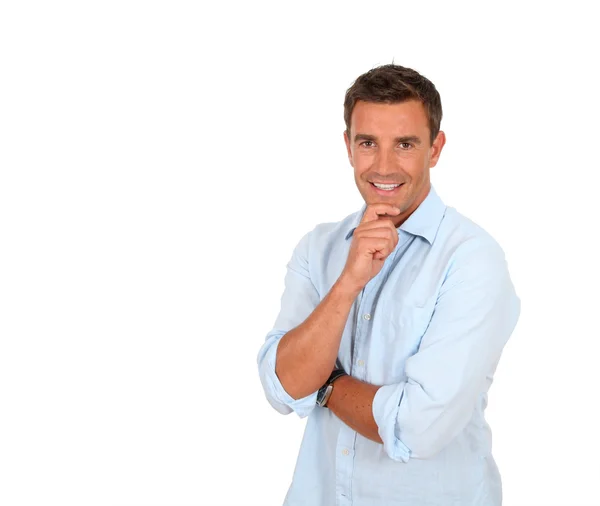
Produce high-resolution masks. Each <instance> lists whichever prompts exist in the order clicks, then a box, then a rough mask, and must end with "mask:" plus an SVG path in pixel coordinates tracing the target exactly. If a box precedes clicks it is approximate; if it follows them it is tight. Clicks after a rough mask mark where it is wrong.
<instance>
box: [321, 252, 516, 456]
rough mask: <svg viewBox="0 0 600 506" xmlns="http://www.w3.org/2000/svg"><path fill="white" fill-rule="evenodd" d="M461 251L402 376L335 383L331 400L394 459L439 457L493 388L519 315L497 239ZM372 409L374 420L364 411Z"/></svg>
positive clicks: (342, 416)
mask: <svg viewBox="0 0 600 506" xmlns="http://www.w3.org/2000/svg"><path fill="white" fill-rule="evenodd" d="M490 246H491V247H486V248H485V249H484V250H481V249H479V248H474V249H471V250H470V251H468V252H462V253H461V254H460V255H459V256H457V258H456V259H455V262H454V263H453V265H452V267H451V269H450V272H449V273H448V276H447V277H446V280H445V281H444V283H443V285H442V288H441V291H440V293H439V296H438V300H437V303H436V307H435V310H434V313H433V317H432V319H431V322H430V324H429V327H428V329H427V332H426V333H425V335H424V336H423V339H422V341H421V345H420V347H419V351H418V352H417V353H416V354H415V355H413V356H412V357H410V358H409V359H408V360H407V361H406V367H405V376H406V377H405V379H404V381H401V382H399V383H396V384H391V385H384V386H381V387H377V386H374V385H368V384H365V383H363V382H359V381H357V380H351V381H347V382H345V383H343V384H342V383H340V384H339V385H338V383H339V382H341V381H342V379H344V378H340V379H339V380H338V381H336V383H335V386H334V389H333V393H332V396H331V398H330V401H329V404H328V406H329V407H330V408H331V409H332V411H334V413H335V414H336V415H338V416H339V417H340V419H342V421H344V422H345V423H346V424H347V425H349V426H350V427H352V428H354V429H355V430H357V431H358V432H360V433H361V434H362V435H363V436H365V437H368V438H369V439H372V440H373V441H378V439H377V438H375V437H373V436H374V425H373V424H375V427H377V429H376V433H377V434H378V436H379V441H378V442H383V445H384V450H385V451H386V453H387V454H388V456H390V457H391V458H392V459H395V460H401V461H404V462H406V461H408V459H409V458H410V457H412V458H428V457H430V456H432V455H435V454H436V453H437V452H439V451H440V450H441V449H442V448H444V447H445V446H446V445H447V444H449V443H450V441H451V440H452V439H453V438H454V437H455V436H456V435H458V433H459V432H460V431H461V430H463V428H464V427H465V426H466V424H467V423H468V421H469V419H470V418H471V416H472V414H473V410H474V408H475V404H476V402H477V399H478V397H479V395H480V394H481V393H483V392H485V391H487V389H488V388H489V386H490V384H491V381H492V378H493V374H494V372H495V369H496V366H497V364H498V361H499V359H500V354H501V352H502V349H503V347H504V345H505V344H506V342H507V340H508V338H509V337H510V335H511V333H512V331H513V329H514V327H515V325H516V323H517V320H518V317H519V313H520V300H519V298H518V297H517V295H516V293H515V291H514V287H513V285H512V282H511V280H510V277H509V274H508V270H507V268H506V263H505V261H504V254H503V252H502V250H501V249H500V248H499V247H498V246H496V245H490ZM369 406H371V409H372V419H371V418H370V417H369V416H368V414H367V413H366V411H367V410H368V407H369Z"/></svg>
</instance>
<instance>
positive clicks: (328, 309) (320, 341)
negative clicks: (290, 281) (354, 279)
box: [275, 278, 360, 399]
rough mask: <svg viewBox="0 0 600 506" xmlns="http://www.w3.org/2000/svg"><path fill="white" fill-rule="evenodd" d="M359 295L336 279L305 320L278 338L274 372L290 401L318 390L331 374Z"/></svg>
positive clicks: (356, 290)
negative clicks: (290, 397) (347, 322)
mask: <svg viewBox="0 0 600 506" xmlns="http://www.w3.org/2000/svg"><path fill="white" fill-rule="evenodd" d="M359 292H360V290H359V289H356V288H354V287H350V285H348V284H346V283H345V282H344V280H343V279H342V278H340V279H338V281H337V282H336V283H335V284H334V285H333V287H332V288H331V290H330V291H329V293H328V294H327V295H326V296H325V298H324V299H323V300H322V301H321V302H320V303H319V305H318V306H317V307H316V308H315V310H314V311H313V312H312V313H311V314H310V315H309V316H308V317H307V318H306V320H304V322H303V323H301V324H300V325H298V326H297V327H296V328H294V329H292V330H290V331H289V332H287V333H286V334H285V335H284V336H283V337H282V338H281V341H280V342H279V345H278V348H277V359H276V368H275V372H276V373H277V377H278V378H279V380H280V381H281V384H282V386H283V387H284V388H285V390H286V391H287V392H288V393H289V394H290V395H291V396H292V397H293V398H294V399H299V398H302V397H305V396H306V395H309V394H310V393H312V392H314V391H316V390H318V389H319V388H320V387H321V385H323V383H324V382H325V381H326V380H327V378H328V377H329V375H330V374H331V371H332V370H333V368H334V366H335V361H336V358H337V355H338V351H339V347H340V341H341V338H342V333H343V331H344V327H345V326H346V321H347V320H348V315H349V313H350V309H351V307H352V304H353V303H354V300H355V299H356V297H357V295H358V293H359Z"/></svg>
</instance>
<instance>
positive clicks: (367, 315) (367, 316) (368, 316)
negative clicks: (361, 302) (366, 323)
mask: <svg viewBox="0 0 600 506" xmlns="http://www.w3.org/2000/svg"><path fill="white" fill-rule="evenodd" d="M363 318H364V319H365V320H370V319H371V315H370V314H369V313H367V314H366V315H364V316H363Z"/></svg>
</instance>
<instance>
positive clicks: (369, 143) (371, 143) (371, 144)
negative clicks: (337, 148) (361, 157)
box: [359, 141, 374, 148]
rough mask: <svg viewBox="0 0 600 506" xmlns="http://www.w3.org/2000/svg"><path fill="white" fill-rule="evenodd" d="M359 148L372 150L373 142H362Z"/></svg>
mask: <svg viewBox="0 0 600 506" xmlns="http://www.w3.org/2000/svg"><path fill="white" fill-rule="evenodd" d="M359 146H363V147H365V148H372V147H373V146H374V143H373V141H362V142H361V143H360V144H359Z"/></svg>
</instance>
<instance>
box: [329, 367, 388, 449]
mask: <svg viewBox="0 0 600 506" xmlns="http://www.w3.org/2000/svg"><path fill="white" fill-rule="evenodd" d="M378 389H379V387H378V386H376V385H371V384H369V383H364V382H363V381H360V380H357V379H356V378H353V377H352V376H342V377H341V378H339V379H338V380H336V381H335V383H334V387H333V392H332V393H331V397H330V398H329V401H328V402H327V407H328V408H329V409H330V410H331V411H333V413H334V414H335V415H336V416H337V417H338V418H339V419H340V420H342V421H343V422H344V423H345V424H346V425H348V426H349V427H350V428H352V429H354V430H355V431H357V432H358V433H359V434H362V435H363V436H364V437H366V438H368V439H370V440H372V441H375V442H376V443H382V440H381V438H380V437H379V432H378V427H377V424H376V423H375V419H374V418H373V408H372V406H373V398H374V397H375V393H376V392H377V390H378Z"/></svg>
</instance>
